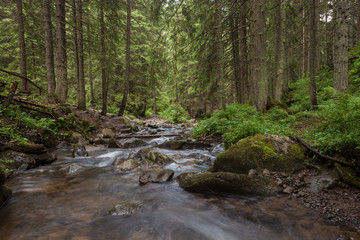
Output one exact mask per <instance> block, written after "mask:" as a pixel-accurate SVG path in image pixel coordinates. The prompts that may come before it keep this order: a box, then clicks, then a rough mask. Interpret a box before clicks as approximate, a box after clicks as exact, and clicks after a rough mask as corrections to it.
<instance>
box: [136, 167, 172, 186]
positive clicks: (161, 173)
mask: <svg viewBox="0 0 360 240" xmlns="http://www.w3.org/2000/svg"><path fill="white" fill-rule="evenodd" d="M173 176H174V171H173V170H171V169H151V170H145V171H143V172H142V173H141V175H140V177H139V182H140V184H147V183H162V182H166V181H168V180H171V179H172V177H173Z"/></svg>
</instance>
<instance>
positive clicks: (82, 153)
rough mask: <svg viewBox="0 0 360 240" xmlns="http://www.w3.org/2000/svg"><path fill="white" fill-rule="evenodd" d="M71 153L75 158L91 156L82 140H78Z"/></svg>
mask: <svg viewBox="0 0 360 240" xmlns="http://www.w3.org/2000/svg"><path fill="white" fill-rule="evenodd" d="M71 155H72V157H73V158H75V157H87V156H89V154H88V152H87V151H86V148H85V146H84V145H83V144H82V143H81V142H78V143H77V144H75V147H74V150H73V152H72V154H71Z"/></svg>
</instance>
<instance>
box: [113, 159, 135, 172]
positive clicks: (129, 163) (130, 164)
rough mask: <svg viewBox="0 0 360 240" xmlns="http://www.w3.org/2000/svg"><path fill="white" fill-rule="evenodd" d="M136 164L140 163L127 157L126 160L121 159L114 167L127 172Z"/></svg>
mask: <svg viewBox="0 0 360 240" xmlns="http://www.w3.org/2000/svg"><path fill="white" fill-rule="evenodd" d="M138 166H140V164H139V163H138V162H137V161H135V160H134V159H127V160H125V161H123V162H122V163H120V164H118V165H117V166H116V167H117V169H118V170H119V171H122V172H128V171H131V170H134V169H135V168H137V167H138Z"/></svg>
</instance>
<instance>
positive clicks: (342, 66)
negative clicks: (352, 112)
mask: <svg viewBox="0 0 360 240" xmlns="http://www.w3.org/2000/svg"><path fill="white" fill-rule="evenodd" d="M334 10H335V28H334V35H333V44H334V59H333V62H334V88H335V90H337V91H339V92H343V93H347V92H348V26H347V23H346V19H347V1H346V0H336V1H335V4H334Z"/></svg>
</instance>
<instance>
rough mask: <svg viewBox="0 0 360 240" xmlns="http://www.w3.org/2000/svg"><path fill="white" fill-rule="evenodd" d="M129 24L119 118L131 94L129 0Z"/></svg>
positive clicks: (129, 14) (129, 13) (129, 5)
mask: <svg viewBox="0 0 360 240" xmlns="http://www.w3.org/2000/svg"><path fill="white" fill-rule="evenodd" d="M126 5H127V22H126V53H125V54H126V56H125V58H126V59H125V61H126V68H125V84H124V95H123V99H122V101H121V106H120V110H119V114H118V115H119V116H122V115H123V114H124V111H125V108H126V102H127V95H128V93H129V85H130V44H131V41H130V37H131V2H130V0H127V3H126Z"/></svg>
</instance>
